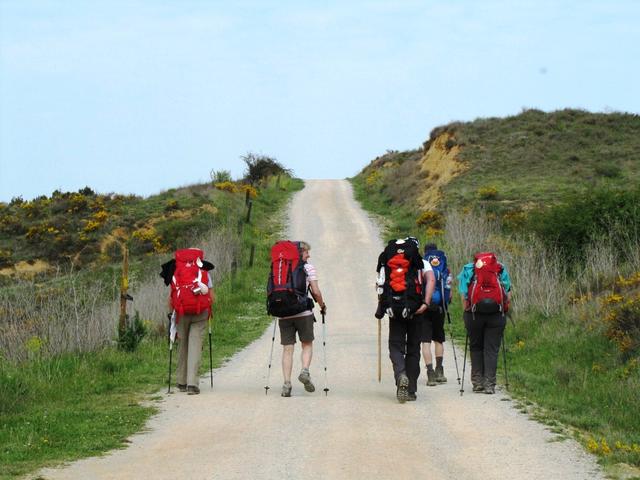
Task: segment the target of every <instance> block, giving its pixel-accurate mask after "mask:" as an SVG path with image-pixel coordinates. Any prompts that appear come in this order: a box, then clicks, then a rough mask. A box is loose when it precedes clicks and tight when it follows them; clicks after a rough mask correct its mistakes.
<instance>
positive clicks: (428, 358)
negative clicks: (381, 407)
mask: <svg viewBox="0 0 640 480" xmlns="http://www.w3.org/2000/svg"><path fill="white" fill-rule="evenodd" d="M423 258H424V262H425V264H428V265H429V266H430V267H431V269H432V270H433V274H434V277H435V287H434V289H433V295H432V296H431V302H430V303H429V308H428V309H427V311H426V312H424V314H423V317H424V319H423V322H422V338H421V341H422V356H423V358H424V363H425V366H426V368H427V386H429V387H433V386H436V385H438V384H440V383H446V381H447V377H445V376H444V366H443V358H444V342H445V334H444V317H445V313H446V310H447V308H448V306H449V304H450V303H451V281H452V277H451V272H450V271H449V267H448V266H447V256H446V255H445V253H444V252H443V251H442V250H438V246H437V245H436V244H435V243H428V244H426V245H425V246H424V257H423ZM432 342H433V345H434V352H433V353H434V354H435V357H436V367H435V369H434V368H433V355H432V354H431V343H432Z"/></svg>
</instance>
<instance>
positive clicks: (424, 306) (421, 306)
mask: <svg viewBox="0 0 640 480" xmlns="http://www.w3.org/2000/svg"><path fill="white" fill-rule="evenodd" d="M428 307H429V305H427V304H426V303H423V304H422V305H420V308H418V310H416V313H415V315H420V314H421V313H424V312H426V311H427V308H428Z"/></svg>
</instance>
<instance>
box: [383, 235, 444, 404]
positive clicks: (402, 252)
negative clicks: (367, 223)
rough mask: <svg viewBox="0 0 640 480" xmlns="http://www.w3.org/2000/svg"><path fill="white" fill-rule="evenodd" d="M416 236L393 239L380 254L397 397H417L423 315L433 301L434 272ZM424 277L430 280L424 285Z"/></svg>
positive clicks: (384, 301) (403, 399)
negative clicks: (423, 257)
mask: <svg viewBox="0 0 640 480" xmlns="http://www.w3.org/2000/svg"><path fill="white" fill-rule="evenodd" d="M418 247H419V244H418V240H417V239H416V238H415V237H408V238H406V239H400V240H391V241H390V242H389V243H388V244H387V246H386V247H385V249H384V251H383V252H382V253H381V254H380V256H379V257H378V266H377V271H378V282H377V284H378V285H380V286H381V287H380V288H381V293H380V305H379V306H378V310H379V311H382V312H385V313H386V314H387V316H388V317H389V358H390V359H391V363H392V364H393V374H394V378H395V383H396V398H397V400H398V401H399V402H400V403H405V402H406V401H415V400H416V398H417V396H416V391H417V384H418V377H419V376H420V330H421V322H420V321H419V319H420V315H421V314H422V313H424V312H425V311H426V309H427V307H428V305H429V302H430V301H431V294H432V292H433V283H434V281H433V272H432V271H431V267H430V266H427V267H426V269H427V271H426V273H423V269H425V264H424V262H423V261H422V257H421V256H420V252H419V250H418ZM423 278H426V279H427V281H428V286H427V288H426V289H423V287H422V281H423Z"/></svg>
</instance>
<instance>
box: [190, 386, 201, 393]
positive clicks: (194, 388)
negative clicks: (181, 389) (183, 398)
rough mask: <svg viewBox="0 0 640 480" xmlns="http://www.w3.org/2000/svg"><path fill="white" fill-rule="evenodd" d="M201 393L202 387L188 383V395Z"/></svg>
mask: <svg viewBox="0 0 640 480" xmlns="http://www.w3.org/2000/svg"><path fill="white" fill-rule="evenodd" d="M199 393H200V387H198V386H197V385H187V395H198V394H199Z"/></svg>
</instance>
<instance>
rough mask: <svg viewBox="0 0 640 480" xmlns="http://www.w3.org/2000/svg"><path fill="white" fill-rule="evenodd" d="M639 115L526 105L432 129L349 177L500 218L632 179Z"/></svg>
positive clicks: (398, 195) (393, 195) (437, 205)
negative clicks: (410, 146) (511, 112)
mask: <svg viewBox="0 0 640 480" xmlns="http://www.w3.org/2000/svg"><path fill="white" fill-rule="evenodd" d="M638 152H640V116H638V115H631V114H623V113H612V114H594V113H588V112H584V111H580V110H562V111H557V112H552V113H544V112H541V111H539V110H527V111H524V112H523V113H521V114H520V115H516V116H512V117H507V118H489V119H478V120H475V121H473V122H468V123H452V124H450V125H447V126H444V127H440V128H436V129H434V130H433V131H432V132H431V136H430V138H429V139H428V140H427V141H426V142H425V143H424V145H423V148H422V149H419V150H413V151H408V152H389V153H387V154H386V155H383V156H381V157H379V158H377V159H375V160H374V161H372V162H371V163H370V164H369V165H368V166H367V167H366V168H365V169H363V170H362V172H361V173H360V174H358V175H357V176H356V178H355V179H354V180H355V183H356V185H359V186H360V187H361V188H367V189H368V191H369V192H371V191H375V192H376V193H378V194H379V195H380V196H381V197H383V198H384V199H385V201H386V202H390V203H394V204H404V205H411V206H417V209H418V210H420V211H425V210H430V209H436V210H443V209H445V208H448V207H449V206H453V207H463V206H469V207H474V208H476V207H481V208H484V209H485V210H487V211H489V212H493V213H495V214H497V215H498V216H501V217H504V216H505V215H506V218H507V220H508V219H509V218H513V217H514V216H517V215H518V214H519V213H521V212H523V211H524V212H526V211H528V210H530V209H532V208H535V207H539V206H541V205H549V204H553V203H555V202H559V201H561V200H563V199H564V198H566V197H567V196H568V195H570V194H573V193H585V192H587V191H589V190H590V189H593V188H594V187H598V186H601V185H608V186H613V187H620V186H621V187H624V186H627V185H633V184H638V183H640V158H639V154H638Z"/></svg>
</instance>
